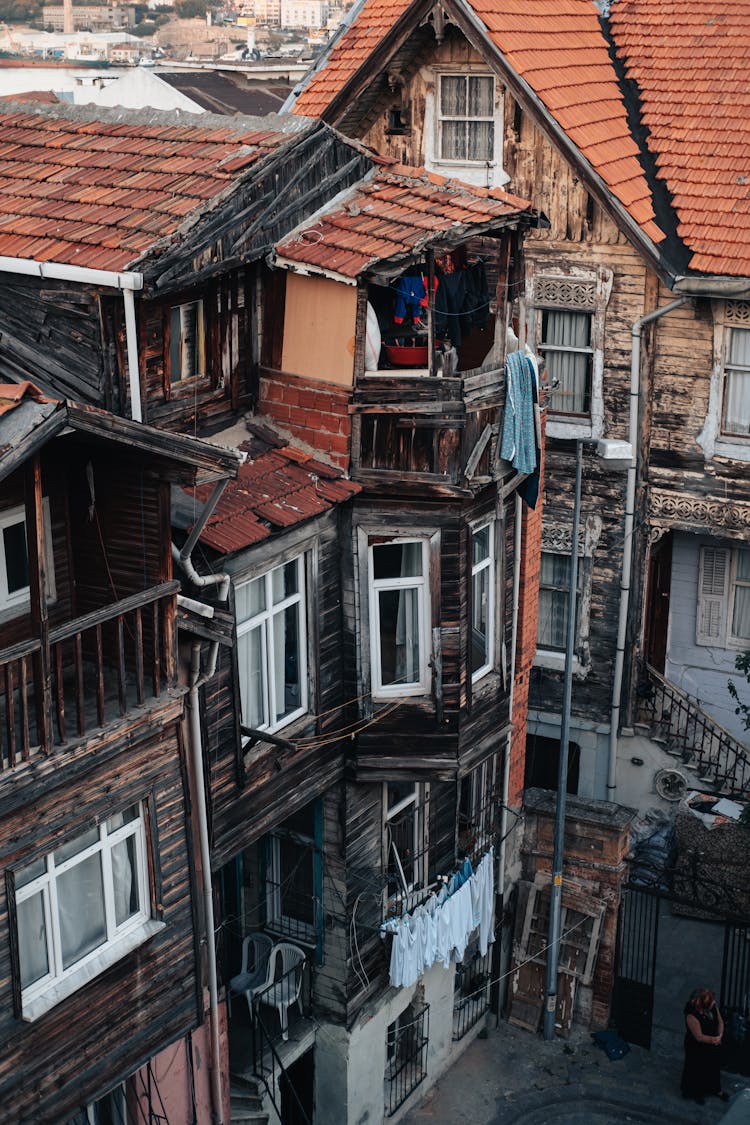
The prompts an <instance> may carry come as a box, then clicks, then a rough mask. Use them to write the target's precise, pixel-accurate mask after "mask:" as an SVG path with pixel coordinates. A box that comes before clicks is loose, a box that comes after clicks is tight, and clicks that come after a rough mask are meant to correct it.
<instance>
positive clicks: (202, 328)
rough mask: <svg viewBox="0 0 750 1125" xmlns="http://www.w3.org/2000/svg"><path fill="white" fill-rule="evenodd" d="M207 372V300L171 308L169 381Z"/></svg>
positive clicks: (189, 302)
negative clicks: (205, 311)
mask: <svg viewBox="0 0 750 1125" xmlns="http://www.w3.org/2000/svg"><path fill="white" fill-rule="evenodd" d="M205 374H206V322H205V315H204V311H203V301H202V300H198V301H186V302H185V303H184V304H182V305H174V306H173V307H172V308H171V309H170V310H169V381H170V383H173V384H174V383H182V382H185V380H187V379H197V378H200V377H201V376H203V375H205Z"/></svg>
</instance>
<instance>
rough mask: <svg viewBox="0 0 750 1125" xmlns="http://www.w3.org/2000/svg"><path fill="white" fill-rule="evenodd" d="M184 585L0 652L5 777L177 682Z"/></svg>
mask: <svg viewBox="0 0 750 1125" xmlns="http://www.w3.org/2000/svg"><path fill="white" fill-rule="evenodd" d="M178 589H179V582H176V581H170V582H163V583H161V585H159V586H154V587H152V588H151V589H149V590H144V591H142V592H140V593H138V594H133V595H131V596H130V597H127V598H123V599H122V600H120V601H117V602H114V603H112V604H111V605H108V606H106V607H105V608H103V609H97V610H94V611H93V612H91V613H87V614H85V615H84V616H83V617H78V618H76V619H74V620H73V621H69V622H66V623H64V624H62V625H57V626H56V627H55V628H52V629H50V630H49V632H48V635H47V638H46V641H45V639H44V637H41V636H37V637H34V638H31V639H29V640H24V641H21V642H19V643H18V644H15V645H13V646H12V647H11V648H7V649H5V650H4V651H0V770H7V769H12V768H14V767H16V766H19V765H21V764H22V763H24V762H28V761H30V760H32V759H33V758H34V757H35V756H37V755H40V754H42V755H48V754H50V753H53V752H54V751H56V750H58V749H60V748H68V747H70V746H72V745H74V744H80V743H81V742H82V741H84V740H85V738H86V737H87V736H89V735H91V734H93V733H94V732H96V731H97V730H100V729H101V728H103V727H105V726H108V725H109V724H111V723H115V722H118V721H121V720H123V719H125V718H126V716H127V715H128V714H129V713H130V712H132V711H133V710H134V709H135V708H137V707H141V706H143V705H148V704H149V703H150V702H152V701H154V702H155V701H156V700H158V699H159V698H160V697H161V696H163V695H164V694H165V693H166V692H167V691H168V689H169V688H170V687H171V686H172V685H173V683H174V677H175V628H174V621H175V608H176V594H177V590H178Z"/></svg>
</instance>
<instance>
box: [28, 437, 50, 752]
mask: <svg viewBox="0 0 750 1125" xmlns="http://www.w3.org/2000/svg"><path fill="white" fill-rule="evenodd" d="M26 544H27V550H28V556H29V593H30V599H31V623H32V629H33V630H34V632H35V633H36V635H37V636H38V637H39V640H40V649H39V653H38V655H37V658H36V661H37V674H36V691H35V693H34V695H35V704H36V728H37V738H38V739H39V745H40V747H41V749H42V751H43V752H44V753H45V754H47V753H49V752H50V751H51V749H52V734H51V712H52V681H51V673H50V650H49V615H48V613H47V566H46V559H47V555H46V550H45V529H44V508H43V506H42V466H41V460H40V457H39V454H38V453H37V454H36V455H35V456H34V457H33V458H32V460H31V461H30V462H29V464H28V467H27V469H26Z"/></svg>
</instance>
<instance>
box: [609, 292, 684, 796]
mask: <svg viewBox="0 0 750 1125" xmlns="http://www.w3.org/2000/svg"><path fill="white" fill-rule="evenodd" d="M689 300H690V298H689V297H680V298H679V300H677V301H671V302H670V303H669V304H668V305H664V307H663V308H661V309H655V310H654V311H653V312H650V313H647V314H646V315H645V316H642V317H639V318H638V320H636V321H635V323H634V324H633V327H632V328H631V332H630V335H631V342H630V420H629V425H628V441H629V442H630V465H629V466H628V481H627V488H626V493H625V526H624V539H623V545H622V575H621V577H620V611H619V617H618V623H617V649H616V652H615V670H614V676H613V679H612V710H611V714H610V723H609V756H608V762H607V800H608V801H615V800H616V799H617V733H618V730H619V726H620V696H621V694H622V674H623V667H624V663H625V634H626V631H627V624H628V608H629V604H630V577H631V573H630V572H631V564H632V558H633V524H634V521H635V487H636V476H637V468H638V406H639V401H640V394H641V334H642V330H643V326H644V324H649V323H650V322H651V321H653V320H658V319H659V318H660V317H662V316H664V315H665V314H666V313H669V312H673V311H674V309H678V308H680V306H681V305H684V304H687V302H688V301H689Z"/></svg>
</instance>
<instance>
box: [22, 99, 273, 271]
mask: <svg viewBox="0 0 750 1125" xmlns="http://www.w3.org/2000/svg"><path fill="white" fill-rule="evenodd" d="M281 124H282V123H280V126H279V129H278V130H274V129H271V128H268V127H266V126H264V125H259V124H258V123H257V122H254V123H250V122H248V121H245V122H240V121H236V120H234V121H231V122H227V120H226V119H225V120H224V122H223V124H222V125H221V126H220V127H219V126H217V125H215V124H212V125H210V126H207V125H205V124H182V123H181V122H180V123H179V124H177V125H176V124H175V123H174V120H173V119H172V120H171V121H167V120H164V119H162V120H160V122H159V123H154V122H153V121H152V120H151V119H144V120H139V118H138V115H137V114H129V115H128V114H122V113H119V114H118V115H117V116H115V115H113V114H112V112H111V111H110V112H109V113H107V112H105V111H102V110H99V111H98V116H92V115H91V113H90V111H86V112H83V111H80V110H76V112H75V113H73V112H71V111H67V110H65V109H62V108H61V109H53V110H51V109H47V108H42V109H39V110H37V111H34V110H33V109H32V108H29V110H28V112H24V111H21V110H19V109H18V108H6V107H5V106H3V105H2V104H0V255H7V256H8V257H14V258H36V259H38V260H40V261H56V262H63V263H65V264H69V265H78V266H87V267H93V268H100V269H108V270H119V269H124V268H125V267H127V266H132V265H133V264H134V263H135V262H136V261H137V259H138V258H139V257H141V255H143V254H144V253H146V252H147V251H148V250H149V249H150V248H151V247H153V246H154V245H155V244H156V243H157V242H160V241H161V240H162V239H164V238H166V237H169V236H170V235H174V234H176V233H177V231H178V230H179V228H180V226H181V224H182V223H183V221H184V220H185V218H186V216H189V215H191V213H192V212H195V211H197V210H199V209H201V208H203V207H204V206H205V204H206V201H208V200H211V199H213V198H214V197H215V196H217V195H219V194H220V193H221V192H223V191H225V190H226V189H227V187H229V186H230V185H231V184H232V183H233V181H234V180H235V179H236V177H237V175H238V173H240V172H242V171H244V170H245V169H246V168H249V167H250V166H251V165H252V164H254V163H256V162H257V161H258V160H260V159H262V158H263V157H264V156H266V155H268V154H269V153H270V152H272V151H273V150H274V149H276V148H278V147H279V146H280V145H282V144H284V143H286V142H288V141H289V139H290V138H289V133H288V132H284V131H282V127H281Z"/></svg>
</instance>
